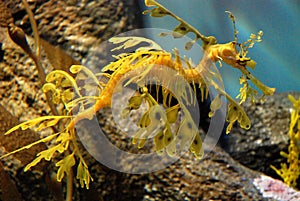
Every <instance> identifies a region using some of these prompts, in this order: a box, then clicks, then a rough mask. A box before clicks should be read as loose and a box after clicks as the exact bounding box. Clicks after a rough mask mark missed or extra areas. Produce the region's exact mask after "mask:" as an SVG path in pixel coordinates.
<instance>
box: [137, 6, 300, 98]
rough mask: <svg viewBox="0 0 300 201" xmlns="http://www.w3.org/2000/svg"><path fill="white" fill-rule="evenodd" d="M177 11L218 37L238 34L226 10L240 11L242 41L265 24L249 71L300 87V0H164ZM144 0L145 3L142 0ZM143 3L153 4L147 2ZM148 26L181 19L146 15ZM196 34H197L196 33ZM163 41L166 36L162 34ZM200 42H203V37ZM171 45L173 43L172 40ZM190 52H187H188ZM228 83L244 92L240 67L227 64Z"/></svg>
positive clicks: (287, 87) (280, 86)
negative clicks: (255, 63) (252, 68)
mask: <svg viewBox="0 0 300 201" xmlns="http://www.w3.org/2000/svg"><path fill="white" fill-rule="evenodd" d="M158 2H160V3H161V4H163V5H164V6H165V7H167V8H168V9H169V10H171V11H172V12H173V13H175V14H176V15H178V16H179V17H181V18H182V19H184V20H185V21H187V22H188V23H190V24H191V25H192V26H194V27H196V28H197V29H198V30H199V31H200V33H202V34H204V35H206V36H208V35H213V36H215V37H216V38H217V40H218V42H219V43H227V42H229V41H232V40H233V25H232V21H231V20H230V19H229V18H228V14H227V13H225V11H227V10H228V11H231V12H232V13H233V14H234V16H235V17H236V26H237V29H238V31H239V34H238V41H239V42H243V41H245V40H247V39H248V38H249V35H250V34H251V33H257V32H258V31H259V30H263V32H264V35H263V38H262V39H263V42H261V43H257V44H255V46H254V47H253V48H252V49H250V51H249V55H248V56H250V57H251V58H252V59H254V60H255V61H256V62H257V65H256V69H255V70H254V71H253V70H251V69H250V71H251V72H252V73H253V75H254V76H256V77H257V78H258V79H260V80H261V81H263V82H264V83H265V84H267V85H268V86H271V87H276V89H277V92H287V91H300V22H299V21H300V20H299V19H300V1H299V0H289V1H284V0H238V1H232V0H231V1H230V0H160V1H158ZM142 5H143V3H142ZM142 9H143V10H145V9H148V8H146V7H144V6H142ZM144 22H145V26H146V27H152V28H164V29H169V30H173V29H174V28H175V26H177V25H178V22H177V21H176V20H174V19H173V18H171V17H164V18H153V17H149V15H147V16H145V17H144ZM191 37H193V35H191ZM162 41H163V40H162ZM199 43H201V42H199ZM169 45H170V44H169ZM187 56H188V55H187ZM219 70H220V72H221V74H222V75H223V81H224V84H225V89H226V91H227V92H228V93H230V94H231V95H234V96H235V95H237V94H238V92H239V88H240V85H239V81H238V78H239V77H240V76H241V73H240V71H238V70H237V69H233V68H232V67H230V66H227V65H223V67H222V68H219Z"/></svg>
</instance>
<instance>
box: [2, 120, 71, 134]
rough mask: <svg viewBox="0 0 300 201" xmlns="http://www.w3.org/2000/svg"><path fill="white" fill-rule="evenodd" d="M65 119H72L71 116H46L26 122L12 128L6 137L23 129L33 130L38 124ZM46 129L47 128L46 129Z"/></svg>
mask: <svg viewBox="0 0 300 201" xmlns="http://www.w3.org/2000/svg"><path fill="white" fill-rule="evenodd" d="M64 118H70V116H44V117H38V118H36V119H32V120H29V121H26V122H24V123H21V124H19V125H17V126H15V127H13V128H11V129H10V130H8V131H7V132H6V133H5V135H8V134H10V133H12V132H14V131H15V130H17V129H19V128H21V129H22V130H26V129H28V128H33V127H34V126H37V125H38V124H40V123H41V122H43V121H49V120H50V121H52V120H54V119H57V120H60V119H64ZM45 128H46V127H45Z"/></svg>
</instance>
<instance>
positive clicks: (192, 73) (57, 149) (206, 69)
mask: <svg viewBox="0 0 300 201" xmlns="http://www.w3.org/2000/svg"><path fill="white" fill-rule="evenodd" d="M145 4H146V6H149V7H154V8H153V9H152V10H149V11H145V12H144V13H145V14H147V13H150V15H151V16H153V17H164V16H167V15H169V16H171V17H173V18H175V19H176V20H177V21H179V22H180V24H179V25H178V26H177V27H176V28H175V29H174V30H173V33H172V35H173V36H174V38H180V37H182V36H184V35H186V34H187V33H190V32H191V33H194V34H195V35H196V38H195V39H194V40H193V41H190V42H188V43H187V44H186V46H185V47H186V49H190V48H191V47H192V46H193V44H194V43H196V42H197V41H198V40H199V39H200V40H201V41H202V47H203V50H204V56H203V58H202V59H201V61H200V62H199V63H198V64H197V65H195V66H193V64H192V62H190V61H188V60H187V59H186V60H185V61H184V63H183V62H182V61H181V59H180V56H179V53H178V51H177V50H174V55H175V56H172V53H170V52H166V51H164V50H163V49H162V48H161V47H160V46H159V45H158V44H156V43H155V42H154V41H151V40H149V39H146V38H141V37H115V38H112V39H110V41H111V42H112V43H114V44H121V45H120V46H119V47H117V49H122V48H124V49H126V48H130V47H134V46H136V45H138V44H141V43H142V42H143V43H147V44H148V46H144V47H139V48H137V49H136V51H134V52H133V53H123V54H119V55H117V56H115V58H116V61H114V62H111V63H110V64H108V65H107V66H105V67H104V68H103V69H102V72H101V73H98V74H94V73H93V72H92V71H90V70H89V69H88V68H86V67H84V66H81V65H73V66H71V67H70V73H72V74H74V75H77V79H76V80H75V79H74V76H71V75H70V74H69V73H67V72H65V71H62V70H55V71H52V72H50V73H49V74H48V75H47V77H46V82H47V83H46V84H44V86H43V91H44V92H49V91H50V92H51V93H52V101H53V102H54V103H55V104H62V105H63V106H64V109H63V111H62V114H63V115H53V116H43V117H39V118H36V119H33V120H29V121H26V122H24V123H22V124H20V125H18V126H15V127H13V128H12V129H10V130H9V131H7V132H6V135H7V134H10V133H12V132H13V131H15V130H17V129H19V128H21V129H23V130H24V129H34V130H36V131H40V130H42V129H45V128H48V127H51V126H55V125H59V122H60V123H61V125H62V126H60V127H59V128H61V129H60V131H59V132H57V133H54V134H51V135H49V136H47V137H45V138H43V139H41V140H39V141H37V142H34V143H32V144H29V145H28V146H25V147H23V148H20V149H18V150H15V151H13V152H11V153H8V154H6V155H4V156H1V158H3V157H5V156H7V155H10V154H13V153H16V152H19V151H21V150H24V149H28V148H30V147H32V146H34V145H36V144H38V143H41V142H48V141H52V140H54V139H55V143H54V146H52V147H50V148H48V149H47V150H44V151H42V152H40V153H38V154H37V158H36V159H35V160H33V161H32V162H31V163H29V164H28V165H27V166H26V167H25V171H27V170H29V169H30V168H31V167H32V166H35V165H36V164H37V163H39V162H40V161H41V160H42V159H45V160H52V159H53V158H54V157H55V154H56V153H64V152H65V153H66V156H65V157H64V158H63V159H61V160H60V161H58V162H57V163H56V166H58V167H59V168H58V173H57V180H58V181H61V180H62V178H63V177H64V175H65V174H67V175H69V174H70V171H71V167H72V166H74V165H75V163H76V161H75V158H76V159H78V162H77V163H78V166H77V176H76V177H77V179H79V180H80V183H81V186H82V187H84V185H86V187H87V188H88V187H89V182H90V181H91V180H92V177H91V176H90V173H89V171H88V166H87V164H86V163H85V161H84V158H83V156H82V154H81V152H80V151H79V148H78V144H77V141H76V140H77V137H76V132H75V125H76V124H77V123H78V122H79V121H81V120H83V119H91V118H92V117H93V116H94V115H95V114H96V112H97V111H99V110H101V109H102V108H104V107H110V106H111V102H112V96H113V94H114V93H115V92H116V89H117V88H118V86H119V85H118V84H119V83H120V82H121V85H122V86H127V85H129V84H131V83H137V85H138V86H139V92H138V93H136V94H135V95H133V96H132V97H131V98H130V99H129V101H128V106H127V107H126V108H124V110H123V112H122V114H123V115H125V116H126V114H128V113H129V112H130V111H132V110H138V109H139V108H140V106H141V105H142V104H143V103H147V106H148V109H147V111H146V112H145V113H143V114H142V116H141V118H140V120H139V121H138V126H139V127H140V130H139V131H138V132H137V133H136V134H135V135H134V136H133V139H132V143H133V144H137V145H138V147H139V148H142V147H143V146H144V144H145V142H146V140H147V139H148V138H149V136H153V140H154V145H155V149H156V151H157V153H158V154H161V153H163V152H164V151H166V152H167V154H169V155H170V156H174V155H175V154H176V152H177V151H176V148H177V147H178V146H176V145H177V144H179V145H180V146H179V150H181V149H182V148H183V146H184V145H185V144H186V143H188V144H189V149H190V151H191V152H192V153H193V154H194V156H195V157H196V158H198V159H200V158H201V157H202V156H203V148H202V141H201V137H200V135H199V132H198V127H197V125H196V124H195V122H194V120H193V118H192V117H191V115H190V113H189V111H188V109H187V107H186V106H185V105H184V104H182V103H183V102H186V103H188V104H189V103H191V102H193V100H192V99H191V98H190V97H189V95H188V93H187V92H186V89H185V88H184V87H181V84H180V82H178V83H176V82H172V83H168V84H167V86H168V87H163V89H162V91H163V93H162V94H163V104H162V105H161V104H159V103H158V101H157V100H156V99H155V98H154V97H152V95H151V94H150V93H149V91H148V88H147V85H146V84H147V76H148V75H150V77H151V76H156V75H157V74H160V73H159V72H162V71H168V70H172V71H175V72H177V74H178V75H180V76H181V77H183V78H184V79H185V80H186V81H187V82H188V83H190V84H194V86H195V84H198V86H199V87H200V90H201V94H202V97H207V95H206V96H205V95H204V93H205V91H206V93H207V91H208V90H209V88H210V87H213V88H214V89H215V90H216V91H217V92H218V95H217V96H216V97H215V99H214V100H213V101H212V102H211V105H210V108H211V112H210V113H209V116H210V117H212V116H213V115H214V113H215V111H217V110H218V109H219V108H220V107H221V104H222V100H221V98H222V96H223V97H225V98H226V99H227V100H228V101H229V105H228V113H227V117H226V120H227V121H228V122H229V125H228V127H227V131H226V132H227V133H229V132H230V130H231V128H232V125H233V123H234V122H236V121H237V122H238V123H239V124H240V126H241V127H242V128H245V129H249V128H250V126H251V123H250V120H249V118H248V117H247V115H246V114H245V112H244V110H243V109H242V108H241V106H240V104H241V103H242V102H244V101H245V100H246V99H247V98H248V97H249V96H250V97H252V98H253V97H254V95H255V94H256V93H257V91H256V90H254V89H252V88H251V87H250V86H249V85H248V80H250V81H252V83H253V84H254V85H256V86H257V87H258V88H259V89H260V90H261V91H262V92H263V94H264V95H272V94H273V93H274V91H275V89H274V88H269V87H267V86H265V85H264V84H263V83H261V82H260V81H259V80H257V79H256V78H255V77H254V76H253V75H252V74H250V72H249V71H248V70H247V66H249V67H251V68H254V67H255V61H253V60H251V59H250V58H248V57H246V55H247V53H248V49H249V48H251V47H252V46H253V45H254V43H255V42H260V41H261V36H262V32H261V31H260V32H259V33H258V34H257V35H255V34H251V36H250V39H249V40H248V41H246V42H244V43H238V42H237V31H236V29H235V26H234V30H235V39H234V41H232V42H229V43H226V44H218V43H217V40H216V38H215V37H213V36H208V37H207V36H204V35H202V34H200V33H199V32H198V30H196V29H195V28H194V27H192V26H191V25H189V24H188V23H186V22H185V21H184V20H182V19H181V18H179V17H178V16H176V15H175V14H173V13H172V12H170V11H169V10H168V9H166V8H165V7H163V6H162V5H160V4H159V3H157V2H156V1H154V0H145ZM229 16H230V18H231V19H232V21H233V23H234V25H235V18H234V16H233V15H232V14H231V13H229ZM162 35H164V34H162ZM237 48H239V49H240V51H237ZM215 62H224V63H226V64H228V65H230V66H232V67H234V68H237V69H239V70H240V71H241V72H242V73H243V78H242V79H241V84H243V88H241V90H240V94H239V97H240V99H241V100H240V102H239V103H237V102H236V101H235V100H234V99H233V98H232V97H231V96H229V95H228V94H227V93H226V92H225V91H224V90H222V88H221V87H219V84H218V80H220V79H221V78H220V77H219V76H218V75H216V74H215V73H214V71H213V69H212V68H213V65H212V64H213V63H215ZM184 66H187V68H186V67H184ZM107 71H110V72H112V73H111V74H108V73H106V72H107ZM103 77H104V78H107V80H108V81H103V80H105V79H103ZM85 80H89V82H84V81H85ZM82 81H83V82H84V83H85V84H84V85H83V86H80V85H79V83H82ZM157 84H159V83H157ZM173 85H175V86H176V87H175V88H176V89H177V93H176V94H175V93H173V92H172V90H169V88H170V87H172V86H173ZM91 88H94V89H96V91H97V92H96V94H95V95H86V94H83V92H82V91H88V90H90V89H91ZM170 97H174V98H176V99H177V100H178V104H177V105H171V104H170V103H169V102H170V99H171V98H170ZM180 110H181V112H182V114H183V118H182V119H180V118H179V117H178V116H179V115H178V114H179V111H180ZM178 121H179V124H178ZM171 125H175V127H176V129H171ZM67 150H68V151H67Z"/></svg>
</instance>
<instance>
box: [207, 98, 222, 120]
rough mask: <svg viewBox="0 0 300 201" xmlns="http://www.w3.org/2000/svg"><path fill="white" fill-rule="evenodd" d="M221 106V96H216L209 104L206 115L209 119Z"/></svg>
mask: <svg viewBox="0 0 300 201" xmlns="http://www.w3.org/2000/svg"><path fill="white" fill-rule="evenodd" d="M221 106H222V100H221V95H220V94H218V95H217V96H216V97H215V99H214V100H213V101H212V102H211V104H210V112H209V114H208V116H209V117H212V116H214V114H215V112H216V111H217V110H218V109H220V107H221Z"/></svg>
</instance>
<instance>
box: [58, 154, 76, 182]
mask: <svg viewBox="0 0 300 201" xmlns="http://www.w3.org/2000/svg"><path fill="white" fill-rule="evenodd" d="M74 165H75V158H74V154H70V155H68V156H66V157H65V158H63V159H62V160H60V161H58V162H57V163H56V166H57V167H59V168H58V171H57V181H59V182H61V180H62V179H63V177H64V175H65V173H66V174H67V175H68V174H70V171H71V168H72V167H73V166H74Z"/></svg>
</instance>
